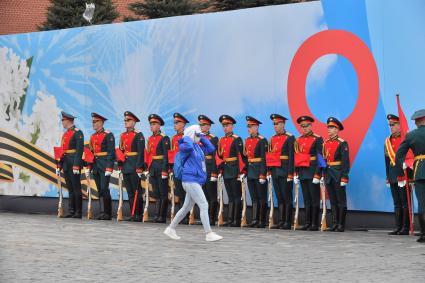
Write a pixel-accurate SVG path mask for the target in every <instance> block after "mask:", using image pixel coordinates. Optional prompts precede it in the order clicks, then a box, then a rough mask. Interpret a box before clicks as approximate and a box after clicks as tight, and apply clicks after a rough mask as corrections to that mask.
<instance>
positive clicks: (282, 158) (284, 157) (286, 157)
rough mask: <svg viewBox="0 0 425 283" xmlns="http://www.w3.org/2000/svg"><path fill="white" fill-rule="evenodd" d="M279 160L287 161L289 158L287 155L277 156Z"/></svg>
mask: <svg viewBox="0 0 425 283" xmlns="http://www.w3.org/2000/svg"><path fill="white" fill-rule="evenodd" d="M279 159H281V160H288V159H289V156H288V155H281V156H279Z"/></svg>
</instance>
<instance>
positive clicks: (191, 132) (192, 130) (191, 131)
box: [184, 125, 201, 142]
mask: <svg viewBox="0 0 425 283" xmlns="http://www.w3.org/2000/svg"><path fill="white" fill-rule="evenodd" d="M200 133H201V127H200V126H199V125H192V126H190V127H188V128H186V129H185V130H184V136H185V137H189V138H191V139H192V140H193V141H194V142H198V139H199V138H198V137H196V136H195V135H196V134H200Z"/></svg>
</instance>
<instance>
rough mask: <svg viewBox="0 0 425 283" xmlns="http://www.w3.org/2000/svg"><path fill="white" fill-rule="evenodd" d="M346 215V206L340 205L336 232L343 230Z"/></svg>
mask: <svg viewBox="0 0 425 283" xmlns="http://www.w3.org/2000/svg"><path fill="white" fill-rule="evenodd" d="M346 215H347V208H346V207H342V208H341V207H340V209H339V222H338V228H337V229H336V231H337V232H344V231H345V216H346Z"/></svg>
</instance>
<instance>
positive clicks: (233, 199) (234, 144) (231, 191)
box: [218, 115, 243, 227]
mask: <svg viewBox="0 0 425 283" xmlns="http://www.w3.org/2000/svg"><path fill="white" fill-rule="evenodd" d="M219 121H220V123H221V124H222V126H223V130H224V134H225V136H224V137H222V138H220V140H219V142H218V156H219V157H220V158H221V159H222V160H223V163H221V164H220V168H219V169H220V172H221V174H222V175H223V179H224V185H225V187H226V191H227V195H228V197H229V205H228V213H227V222H225V224H224V225H226V226H231V227H240V226H241V216H242V215H241V213H242V206H241V204H242V202H241V196H242V190H241V183H240V181H239V180H238V178H239V175H240V174H241V168H240V166H239V160H240V159H241V158H242V155H243V142H242V139H241V138H240V137H239V136H237V135H235V134H233V125H234V124H236V120H235V119H233V118H232V117H231V116H229V115H221V116H220V118H219Z"/></svg>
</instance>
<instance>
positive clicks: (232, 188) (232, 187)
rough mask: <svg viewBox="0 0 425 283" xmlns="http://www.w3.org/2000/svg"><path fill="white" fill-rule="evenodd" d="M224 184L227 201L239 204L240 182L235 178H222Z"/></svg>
mask: <svg viewBox="0 0 425 283" xmlns="http://www.w3.org/2000/svg"><path fill="white" fill-rule="evenodd" d="M224 185H225V187H226V192H227V196H228V197H229V202H233V203H234V204H239V205H240V204H241V197H242V190H241V182H239V181H238V179H237V178H232V179H224Z"/></svg>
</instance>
